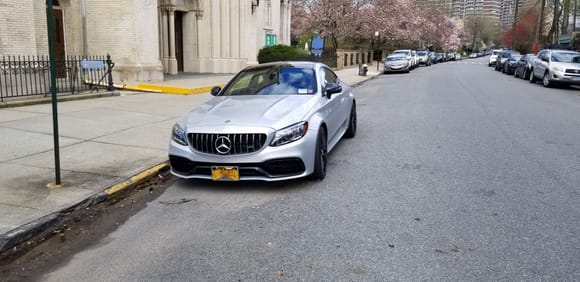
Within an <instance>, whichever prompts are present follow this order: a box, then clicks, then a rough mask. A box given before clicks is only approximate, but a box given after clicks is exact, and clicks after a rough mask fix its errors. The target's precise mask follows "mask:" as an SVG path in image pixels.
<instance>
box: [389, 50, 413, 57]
mask: <svg viewBox="0 0 580 282" xmlns="http://www.w3.org/2000/svg"><path fill="white" fill-rule="evenodd" d="M409 53H410V52H409V51H395V52H393V54H403V55H405V56H407V55H411V54H409Z"/></svg>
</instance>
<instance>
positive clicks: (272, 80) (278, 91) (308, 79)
mask: <svg viewBox="0 0 580 282" xmlns="http://www.w3.org/2000/svg"><path fill="white" fill-rule="evenodd" d="M316 90H317V87H316V76H315V74H314V70H313V69H307V68H298V67H293V66H288V65H286V66H279V65H278V66H268V67H262V68H252V69H248V70H244V71H242V72H240V74H239V75H237V76H236V77H235V78H234V80H233V81H232V82H231V83H230V84H229V86H228V87H227V88H226V89H224V91H223V94H222V95H223V96H236V95H309V94H314V93H316Z"/></svg>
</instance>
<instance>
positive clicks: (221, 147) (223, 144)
mask: <svg viewBox="0 0 580 282" xmlns="http://www.w3.org/2000/svg"><path fill="white" fill-rule="evenodd" d="M231 147H232V142H231V141H230V139H229V138H227V137H226V136H220V137H218V138H217V139H216V140H215V149H216V151H217V152H218V153H220V154H222V155H225V154H227V153H229V152H230V149H231Z"/></svg>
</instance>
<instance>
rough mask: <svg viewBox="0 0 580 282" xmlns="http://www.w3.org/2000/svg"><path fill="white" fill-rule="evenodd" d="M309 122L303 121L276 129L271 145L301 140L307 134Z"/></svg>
mask: <svg viewBox="0 0 580 282" xmlns="http://www.w3.org/2000/svg"><path fill="white" fill-rule="evenodd" d="M307 131H308V122H306V121H303V122H299V123H296V124H293V125H290V126H288V127H286V128H283V129H280V130H278V131H276V133H275V135H274V139H273V140H272V142H271V143H270V146H281V145H284V144H288V143H291V142H294V141H296V140H299V139H300V138H302V137H304V135H306V132H307Z"/></svg>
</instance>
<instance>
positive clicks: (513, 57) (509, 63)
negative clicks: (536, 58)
mask: <svg viewBox="0 0 580 282" xmlns="http://www.w3.org/2000/svg"><path fill="white" fill-rule="evenodd" d="M521 58H522V55H520V54H515V53H510V55H509V57H508V58H507V60H506V61H505V63H504V64H503V68H502V69H501V71H502V72H503V73H505V74H513V73H514V71H515V70H516V63H517V62H518V61H519V60H520V59H521Z"/></svg>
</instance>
